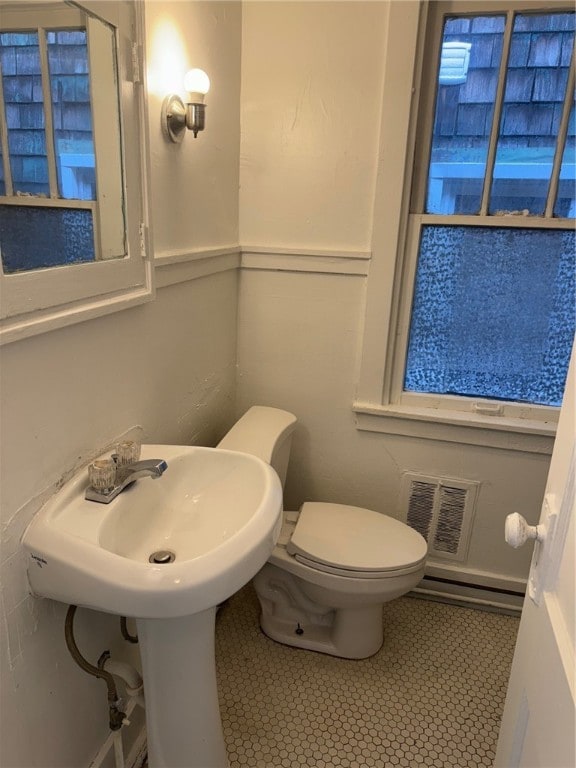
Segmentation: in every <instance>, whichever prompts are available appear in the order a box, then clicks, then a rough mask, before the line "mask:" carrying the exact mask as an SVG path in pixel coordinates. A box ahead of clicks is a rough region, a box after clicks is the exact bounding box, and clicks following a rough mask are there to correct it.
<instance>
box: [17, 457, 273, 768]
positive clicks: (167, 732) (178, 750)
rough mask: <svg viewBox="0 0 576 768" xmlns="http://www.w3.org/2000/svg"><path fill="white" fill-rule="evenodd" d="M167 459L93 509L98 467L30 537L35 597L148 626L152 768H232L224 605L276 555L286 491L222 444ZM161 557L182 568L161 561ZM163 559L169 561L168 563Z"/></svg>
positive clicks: (265, 470) (145, 664)
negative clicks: (221, 647)
mask: <svg viewBox="0 0 576 768" xmlns="http://www.w3.org/2000/svg"><path fill="white" fill-rule="evenodd" d="M142 458H143V459H147V458H159V459H165V460H166V461H167V463H168V469H167V470H166V472H165V473H164V474H163V475H162V477H160V478H158V479H155V480H153V479H150V478H144V479H140V480H138V481H137V482H135V483H134V484H133V485H132V486H130V487H129V488H127V489H126V490H124V491H123V492H122V493H121V494H120V495H119V496H118V497H117V498H115V499H114V500H113V501H112V502H111V503H110V504H99V503H96V502H93V501H87V500H86V499H85V498H84V493H85V490H86V487H87V485H88V478H87V473H86V471H84V472H81V473H79V474H78V475H77V476H76V477H74V478H73V479H72V480H71V481H70V482H68V483H67V484H66V485H65V486H64V487H63V488H62V489H61V490H60V491H59V492H58V493H57V494H56V495H55V496H53V497H52V499H51V500H50V501H49V502H48V503H47V504H46V505H45V506H44V508H43V509H41V510H40V511H39V512H38V513H37V515H36V516H35V517H34V518H33V520H32V522H31V523H30V525H29V527H28V529H27V530H26V532H25V534H24V537H23V546H24V549H25V551H26V554H27V557H28V576H29V580H30V585H31V588H32V590H33V592H34V594H36V595H39V596H43V597H49V598H52V599H54V600H60V601H61V602H64V603H69V604H73V605H81V606H85V607H87V608H93V609H95V610H99V611H105V612H108V613H115V614H119V615H122V616H131V617H134V618H136V620H137V626H138V635H139V641H140V653H141V659H142V672H143V677H144V690H145V697H146V722H147V733H148V762H149V766H150V768H183V766H186V768H225V767H226V766H227V765H228V762H227V758H226V749H225V745H224V739H223V736H222V728H221V723H220V713H219V709H218V695H217V689H216V674H215V663H214V620H215V615H216V607H217V605H218V604H219V603H221V602H222V601H223V600H225V599H226V598H228V597H230V595H232V594H233V593H234V592H236V591H237V590H238V589H240V587H242V586H243V585H244V584H246V583H247V582H248V581H249V580H250V579H251V578H252V576H254V575H255V574H256V573H257V571H259V570H260V568H261V567H262V566H263V565H264V563H265V562H266V560H267V559H268V557H269V555H270V553H271V552H272V549H273V547H274V544H275V542H276V539H277V537H278V533H279V530H280V522H281V509H282V489H281V486H280V481H279V479H278V477H277V475H276V473H275V472H274V470H272V469H271V467H269V466H268V465H267V464H265V463H264V462H262V461H260V460H259V459H257V458H255V457H254V456H250V455H248V454H243V453H237V452H234V451H226V450H221V449H217V448H199V447H189V446H173V445H146V446H142ZM158 552H169V553H172V554H173V556H174V558H173V561H172V562H165V563H154V562H152V563H151V562H149V558H150V557H151V556H152V555H154V553H158ZM161 558H162V559H168V560H170V558H169V557H166V558H165V557H164V555H161Z"/></svg>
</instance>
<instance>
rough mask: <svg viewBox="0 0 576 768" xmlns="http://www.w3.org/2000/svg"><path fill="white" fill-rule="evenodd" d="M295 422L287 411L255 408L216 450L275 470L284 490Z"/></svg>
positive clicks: (247, 413) (225, 437) (294, 417)
mask: <svg viewBox="0 0 576 768" xmlns="http://www.w3.org/2000/svg"><path fill="white" fill-rule="evenodd" d="M296 421H297V419H296V416H294V414H292V413H288V411H281V410H280V409H279V408H267V407H266V406H263V405H253V406H252V408H250V409H249V410H248V411H246V413H245V414H244V416H242V418H241V419H239V420H238V421H237V422H236V424H234V426H233V427H232V429H230V431H229V432H227V433H226V434H225V435H224V437H223V438H222V440H221V441H220V442H219V443H218V445H217V446H216V447H217V448H225V449H226V450H228V451H242V453H250V454H252V456H256V457H257V458H259V459H262V460H263V461H265V462H266V463H267V464H270V466H271V467H272V468H273V469H275V470H276V474H277V475H278V477H279V478H280V482H281V483H282V488H284V482H285V480H286V471H287V469H288V460H289V458H290V446H291V443H292V432H293V431H294V427H295V426H296Z"/></svg>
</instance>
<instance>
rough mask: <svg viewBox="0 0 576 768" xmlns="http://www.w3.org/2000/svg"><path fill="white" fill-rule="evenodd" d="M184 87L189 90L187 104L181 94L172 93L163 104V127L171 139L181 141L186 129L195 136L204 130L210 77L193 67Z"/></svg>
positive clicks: (186, 77)
mask: <svg viewBox="0 0 576 768" xmlns="http://www.w3.org/2000/svg"><path fill="white" fill-rule="evenodd" d="M184 88H185V90H187V91H188V98H187V100H186V104H184V102H183V101H182V99H181V98H180V96H178V95H176V94H174V93H171V94H169V95H168V96H166V98H165V99H164V102H163V104H162V127H163V129H164V132H165V133H166V135H167V136H168V138H169V139H170V140H171V141H174V142H176V143H180V142H181V141H182V139H183V138H184V133H185V131H186V129H188V130H189V131H192V133H193V134H194V138H196V137H197V136H198V132H199V131H203V130H204V125H205V122H206V105H205V104H204V96H205V95H206V94H207V93H208V91H209V90H210V78H209V77H208V75H207V74H206V72H204V71H203V70H202V69H191V70H190V71H189V72H187V73H186V75H185V77H184Z"/></svg>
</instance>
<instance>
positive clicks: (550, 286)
mask: <svg viewBox="0 0 576 768" xmlns="http://www.w3.org/2000/svg"><path fill="white" fill-rule="evenodd" d="M574 295H575V236H574V232H573V231H567V230H559V229H550V230H545V229H526V228H524V229H522V228H509V229H508V228H507V229H505V228H499V227H498V228H494V227H464V226H425V227H423V228H422V233H421V239H420V255H419V260H418V270H417V276H416V286H415V292H414V300H413V308H412V321H411V327H410V339H409V349H408V359H407V365H406V372H405V381H404V389H405V390H407V391H410V392H428V393H439V394H451V395H469V396H473V397H486V398H491V399H501V400H508V401H519V402H527V403H538V404H542V405H553V406H558V405H560V404H561V402H562V395H563V392H564V383H565V380H566V373H567V369H568V361H569V359H570V349H571V346H572V341H573V338H574V326H575V321H574Z"/></svg>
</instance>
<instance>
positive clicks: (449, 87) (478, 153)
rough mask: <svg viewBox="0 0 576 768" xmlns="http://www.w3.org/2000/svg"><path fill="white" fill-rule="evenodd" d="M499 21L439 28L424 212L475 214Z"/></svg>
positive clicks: (481, 19) (456, 21) (455, 22)
mask: <svg viewBox="0 0 576 768" xmlns="http://www.w3.org/2000/svg"><path fill="white" fill-rule="evenodd" d="M505 22H506V18H505V16H475V17H465V18H448V19H447V20H446V22H445V24H444V33H443V36H442V52H441V60H440V69H439V76H438V93H437V97H436V113H435V117H434V132H433V136H432V153H431V158H430V172H429V176H428V195H427V202H426V211H427V212H428V213H440V214H442V213H444V214H450V213H464V214H475V213H478V211H479V210H480V202H481V200H482V189H483V185H484V175H485V173H486V158H487V156H488V145H489V141H490V129H491V126H492V117H493V114H494V102H495V98H496V89H497V86H498V70H499V67H500V58H501V56H502V40H503V35H504V27H505ZM466 53H468V56H466Z"/></svg>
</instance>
